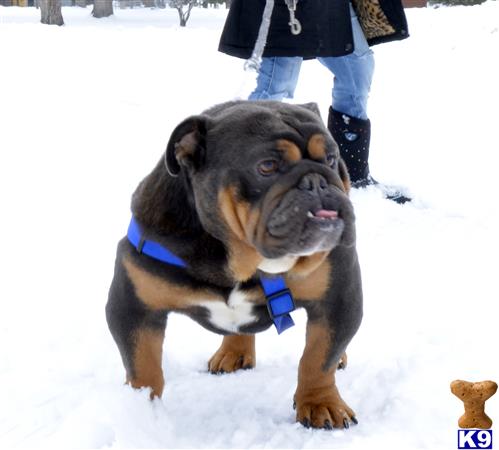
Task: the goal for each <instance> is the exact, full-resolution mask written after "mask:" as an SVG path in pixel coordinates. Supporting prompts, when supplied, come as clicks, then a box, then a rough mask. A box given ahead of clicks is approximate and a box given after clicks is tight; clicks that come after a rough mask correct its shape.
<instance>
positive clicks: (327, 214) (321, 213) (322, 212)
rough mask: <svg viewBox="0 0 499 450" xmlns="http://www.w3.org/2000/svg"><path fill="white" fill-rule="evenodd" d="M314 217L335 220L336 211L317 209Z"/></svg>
mask: <svg viewBox="0 0 499 450" xmlns="http://www.w3.org/2000/svg"><path fill="white" fill-rule="evenodd" d="M314 216H315V217H324V218H327V219H336V217H338V211H330V210H328V209H319V211H316V212H315V213H314Z"/></svg>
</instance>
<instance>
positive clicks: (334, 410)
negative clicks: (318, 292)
mask: <svg viewBox="0 0 499 450" xmlns="http://www.w3.org/2000/svg"><path fill="white" fill-rule="evenodd" d="M334 342H335V336H334V330H333V329H331V327H330V326H329V324H328V323H327V322H326V321H322V320H315V321H311V320H309V322H308V323H307V338H306V344H305V350H304V352H303V356H302V358H301V360H300V366H299V371H298V387H297V389H296V393H295V407H296V420H297V422H300V423H301V424H303V425H304V426H305V427H307V428H308V427H310V426H312V427H314V428H326V429H330V428H332V427H335V428H348V427H349V423H350V422H354V423H356V422H357V419H356V418H355V413H354V412H353V411H352V409H350V407H349V406H348V405H347V404H346V403H345V402H344V401H343V399H342V398H341V396H340V394H339V392H338V388H337V387H336V383H335V372H336V367H337V365H338V361H337V360H336V358H333V359H334V360H332V358H331V357H330V355H331V350H332V348H333V346H334ZM340 354H341V353H340Z"/></svg>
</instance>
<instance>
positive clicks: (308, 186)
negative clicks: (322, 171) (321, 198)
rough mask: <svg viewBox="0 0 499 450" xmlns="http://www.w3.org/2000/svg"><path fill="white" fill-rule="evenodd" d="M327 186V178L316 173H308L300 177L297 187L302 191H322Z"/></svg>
mask: <svg viewBox="0 0 499 450" xmlns="http://www.w3.org/2000/svg"><path fill="white" fill-rule="evenodd" d="M327 186H328V183H327V180H326V179H325V178H324V177H323V176H322V175H319V174H318V173H309V174H307V175H305V176H304V177H302V179H301V180H300V183H299V184H298V189H300V190H302V191H317V192H319V191H322V190H324V189H326V188H327Z"/></svg>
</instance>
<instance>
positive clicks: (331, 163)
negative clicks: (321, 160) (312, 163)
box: [326, 153, 336, 167]
mask: <svg viewBox="0 0 499 450" xmlns="http://www.w3.org/2000/svg"><path fill="white" fill-rule="evenodd" d="M335 162H336V160H335V159H334V154H332V153H328V154H327V155H326V164H327V165H328V166H331V167H333V166H334V163H335Z"/></svg>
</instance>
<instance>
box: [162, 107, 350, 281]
mask: <svg viewBox="0 0 499 450" xmlns="http://www.w3.org/2000/svg"><path fill="white" fill-rule="evenodd" d="M164 162H165V165H166V168H167V170H168V172H169V174H170V176H171V177H178V178H179V179H182V180H183V185H184V186H185V188H186V189H187V190H189V191H190V198H191V199H192V203H193V206H194V208H195V210H196V213H197V215H198V216H199V221H200V223H201V224H202V227H203V228H204V229H205V230H206V231H207V232H208V233H209V234H211V235H212V236H214V237H216V238H217V239H219V240H221V241H222V242H224V243H234V242H238V243H239V244H241V243H244V244H245V246H246V248H247V247H250V248H253V249H255V250H256V252H257V253H258V254H259V255H260V256H261V258H262V263H261V265H260V266H259V268H260V269H262V270H264V271H268V272H282V271H285V270H286V269H289V267H291V266H293V264H294V263H296V261H298V260H300V261H301V262H302V263H303V261H304V259H307V258H312V257H314V255H315V257H316V255H317V254H320V255H322V256H323V257H325V255H326V254H327V253H328V252H329V251H331V250H332V249H333V248H334V247H335V246H337V245H347V246H349V245H353V244H354V240H355V231H354V214H353V208H352V205H351V202H350V200H349V198H348V190H349V187H350V183H349V179H348V174H347V170H346V167H345V165H344V163H343V161H342V160H341V158H340V155H339V150H338V146H337V144H336V143H335V141H334V140H333V139H332V137H331V135H330V134H329V132H328V131H327V129H326V128H325V126H324V124H323V122H322V119H321V118H320V116H319V111H318V109H317V106H316V105H315V104H307V105H302V106H293V105H289V104H284V103H279V102H270V101H264V102H245V101H241V102H231V103H225V104H222V105H218V106H216V107H214V108H211V109H209V110H207V111H206V112H205V113H203V114H201V115H198V116H192V117H189V118H187V119H186V120H185V121H183V122H182V123H181V124H179V125H178V126H177V127H176V129H175V130H174V131H173V133H172V135H171V137H170V140H169V142H168V146H167V149H166V153H165V160H164ZM235 248H240V247H237V246H236V247H234V248H232V251H237V250H235ZM316 259H317V258H316ZM321 260H322V258H321ZM276 261H279V262H280V264H275V265H273V264H272V262H276ZM286 266H289V267H286Z"/></svg>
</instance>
